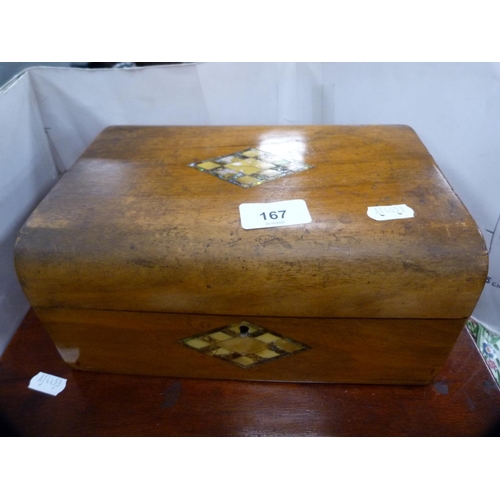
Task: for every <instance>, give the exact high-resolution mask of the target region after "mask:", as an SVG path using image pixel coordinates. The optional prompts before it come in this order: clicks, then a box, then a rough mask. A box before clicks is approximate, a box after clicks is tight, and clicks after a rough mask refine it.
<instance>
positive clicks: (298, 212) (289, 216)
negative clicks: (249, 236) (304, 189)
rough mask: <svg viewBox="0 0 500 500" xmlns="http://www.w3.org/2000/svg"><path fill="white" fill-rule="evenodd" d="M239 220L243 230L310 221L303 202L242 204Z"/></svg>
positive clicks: (292, 224)
mask: <svg viewBox="0 0 500 500" xmlns="http://www.w3.org/2000/svg"><path fill="white" fill-rule="evenodd" d="M240 218H241V227H242V228H243V229H261V228H268V227H278V226H294V225H296V224H307V223H309V222H311V221H312V219H311V215H310V214H309V210H308V209H307V205H306V202H305V201H304V200H286V201H275V202H273V203H242V204H241V205H240Z"/></svg>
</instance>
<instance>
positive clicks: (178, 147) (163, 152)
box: [16, 126, 487, 384]
mask: <svg viewBox="0 0 500 500" xmlns="http://www.w3.org/2000/svg"><path fill="white" fill-rule="evenodd" d="M309 167H312V168H309ZM296 199H301V200H304V201H305V202H306V205H307V207H308V210H309V213H310V215H311V222H309V223H303V224H296V225H289V226H282V227H264V228H260V229H252V230H246V229H243V228H242V224H241V221H240V212H239V207H240V204H242V203H271V202H278V201H284V200H296ZM401 204H406V205H407V206H408V207H410V208H411V209H413V211H414V217H413V218H405V219H396V220H382V221H377V220H374V219H372V218H370V217H369V216H368V215H367V209H368V207H374V206H378V207H380V206H384V207H385V206H392V205H401ZM263 213H264V215H265V212H263ZM261 215H262V214H261ZM16 268H17V272H18V275H19V279H20V282H21V284H22V286H23V288H24V291H25V293H26V295H27V296H28V298H29V300H30V301H31V303H32V305H33V307H34V309H35V311H36V313H37V314H38V315H39V317H40V318H41V320H42V322H43V324H44V326H45V328H46V329H47V331H48V332H49V334H50V335H51V337H52V339H53V340H54V342H55V344H56V346H57V348H58V350H59V352H60V354H61V356H62V357H63V359H64V360H65V361H66V362H68V363H69V364H71V365H72V366H73V367H74V368H77V369H82V370H93V371H102V372H117V373H132V374H150V375H163V376H172V377H199V378H218V379H241V380H262V381H300V382H351V383H383V384H424V383H428V382H429V381H431V380H432V378H433V377H434V376H435V375H436V373H437V371H438V370H439V368H440V367H441V366H442V364H443V363H444V361H445V359H446V358H447V356H448V354H449V353H450V351H451V349H452V347H453V344H454V342H455V340H456V339H457V337H458V335H459V333H460V331H461V329H462V327H463V325H464V322H465V319H466V318H467V317H468V316H469V315H470V314H471V312H472V310H473V308H474V306H475V304H476V301H477V299H478V297H479V295H480V292H481V290H482V288H483V284H484V281H485V277H486V272H487V252H486V249H485V246H484V241H483V238H482V236H481V234H480V233H479V231H478V228H477V227H476V224H475V223H474V221H473V219H472V218H471V216H470V215H469V213H468V212H467V210H466V209H465V208H464V206H463V205H462V203H461V202H460V200H459V199H458V198H457V196H456V194H455V193H454V192H453V190H452V189H451V187H450V186H449V185H448V183H447V181H446V179H445V178H444V177H443V175H442V174H441V172H440V171H439V169H438V167H437V166H436V164H435V163H434V161H433V159H432V157H431V156H430V154H429V153H428V151H427V150H426V148H425V147H424V146H423V145H422V143H421V142H420V140H419V139H418V137H417V136H416V134H415V133H414V132H413V131H412V129H410V128H409V127H406V126H360V127H354V126H352V127H351V126H300V127H264V126H262V127H111V128H107V129H106V130H104V131H103V132H102V133H101V134H100V135H99V136H98V137H97V139H96V140H95V141H94V142H93V143H92V144H91V145H90V147H89V148H88V149H87V151H86V152H85V153H84V154H83V155H82V156H81V157H80V158H79V160H78V161H77V162H76V164H75V165H74V166H73V167H72V168H71V169H70V170H69V171H68V172H67V173H66V174H65V175H64V176H63V178H62V179H61V180H60V182H59V183H58V184H57V185H56V186H55V187H54V189H53V190H52V191H51V192H50V193H49V195H48V196H47V197H46V198H45V199H44V200H43V202H42V203H41V204H40V205H39V206H38V208H37V209H36V210H35V211H34V213H33V214H32V215H31V217H30V218H29V219H28V221H27V222H26V224H25V225H24V227H23V228H22V230H21V233H20V236H19V238H18V241H17V244H16Z"/></svg>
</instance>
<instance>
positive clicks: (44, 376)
mask: <svg viewBox="0 0 500 500" xmlns="http://www.w3.org/2000/svg"><path fill="white" fill-rule="evenodd" d="M65 387H66V379H65V378H61V377H56V376H55V375H49V374H48V373H43V372H40V373H39V374H38V375H35V376H34V377H33V378H32V379H31V380H30V384H29V385H28V388H29V389H33V390H34V391H38V392H44V393H45V394H50V395H51V396H57V395H58V394H59V393H60V392H61V391H63V390H64V388H65Z"/></svg>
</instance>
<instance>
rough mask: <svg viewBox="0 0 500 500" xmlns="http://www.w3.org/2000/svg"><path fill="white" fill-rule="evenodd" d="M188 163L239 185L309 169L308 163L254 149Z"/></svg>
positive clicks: (257, 183)
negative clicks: (285, 158)
mask: <svg viewBox="0 0 500 500" xmlns="http://www.w3.org/2000/svg"><path fill="white" fill-rule="evenodd" d="M189 166H190V167H193V168H196V169H197V170H200V171H201V172H206V173H207V174H210V175H214V176H215V177H218V178H219V179H222V180H224V181H228V182H231V183H232V184H236V185H238V186H241V187H252V186H257V185H259V184H262V183H263V182H267V181H272V180H274V179H277V178H278V177H284V176H285V175H289V174H294V173H296V172H301V171H302V170H307V169H309V168H312V165H307V164H305V163H300V162H296V161H291V160H284V159H283V158H280V157H278V156H276V155H273V154H271V153H266V152H265V151H261V150H259V149H255V148H250V149H246V150H244V151H238V152H237V153H232V154H230V155H225V156H219V157H218V158H210V159H208V160H202V161H199V162H194V163H190V164H189Z"/></svg>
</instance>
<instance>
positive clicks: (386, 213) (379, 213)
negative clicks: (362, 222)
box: [366, 205, 415, 220]
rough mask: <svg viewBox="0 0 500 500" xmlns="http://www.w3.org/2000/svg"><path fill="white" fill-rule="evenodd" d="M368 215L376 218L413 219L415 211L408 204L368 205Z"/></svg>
mask: <svg viewBox="0 0 500 500" xmlns="http://www.w3.org/2000/svg"><path fill="white" fill-rule="evenodd" d="M366 213H367V214H368V217H371V218H372V219H374V220H395V219H411V218H412V217H414V215H415V213H414V212H413V210H412V209H411V208H410V207H409V206H407V205H388V206H386V207H368V211H367V212H366Z"/></svg>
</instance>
